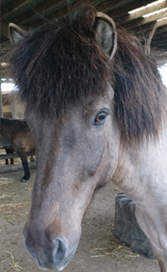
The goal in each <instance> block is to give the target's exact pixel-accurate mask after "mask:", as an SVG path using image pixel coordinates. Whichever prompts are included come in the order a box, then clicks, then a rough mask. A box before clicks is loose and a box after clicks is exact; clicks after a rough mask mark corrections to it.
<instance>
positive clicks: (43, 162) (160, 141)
mask: <svg viewBox="0 0 167 272" xmlns="http://www.w3.org/2000/svg"><path fill="white" fill-rule="evenodd" d="M9 33H10V34H9V35H10V40H11V42H12V44H13V49H12V51H11V54H10V67H11V72H12V75H13V78H14V80H15V82H16V85H17V86H18V88H19V90H20V97H21V99H22V100H23V101H24V102H25V103H26V112H25V116H26V120H27V122H28V125H29V126H30V128H31V131H32V134H33V137H34V142H35V147H36V160H37V173H36V178H35V182H34V186H33V190H32V201H31V209H30V213H29V216H28V219H27V221H26V223H25V226H24V229H23V236H24V244H25V247H26V249H27V251H28V252H29V253H30V254H31V255H32V256H33V257H34V258H35V260H36V261H37V264H38V266H39V267H40V268H42V269H47V268H48V269H56V270H58V271H61V270H63V269H64V267H65V266H66V265H67V264H68V263H69V261H70V260H71V259H72V257H73V256H74V253H75V252H76V249H77V246H78V243H79V240H80V236H81V222H82V219H83V216H84V214H85V212H86V210H87V208H88V206H89V204H90V202H91V200H92V198H93V196H94V194H95V192H96V191H98V189H100V188H101V187H103V186H105V185H106V184H107V183H109V182H110V181H111V180H112V181H113V182H114V183H115V184H117V186H119V187H120V188H121V190H123V191H124V192H125V194H126V195H128V196H129V197H131V199H133V200H134V201H135V203H136V211H135V215H136V218H137V221H138V224H139V226H140V228H141V229H142V230H143V232H144V233H145V234H146V236H147V237H148V238H149V240H150V242H151V244H152V247H153V250H154V253H155V255H156V258H157V260H158V262H159V267H160V271H161V272H167V163H166V159H165V158H166V157H167V126H166V116H167V115H166V114H167V109H166V105H167V96H166V91H165V88H164V86H163V84H162V82H161V78H160V75H159V72H158V70H157V65H156V62H155V59H154V56H153V55H151V54H150V55H149V56H146V55H145V54H144V47H143V46H142V45H141V44H140V41H139V40H138V39H137V38H135V37H134V36H133V35H132V34H130V33H129V32H127V31H126V30H125V29H123V28H120V27H116V26H115V23H114V21H113V20H112V19H111V18H110V17H109V16H108V15H106V14H104V13H101V12H97V11H96V10H95V8H94V7H91V6H89V5H84V4H83V5H81V6H79V7H76V8H75V9H74V10H72V11H71V12H70V13H68V14H67V15H65V16H63V17H61V18H59V19H55V20H53V21H50V22H46V23H45V24H44V25H42V26H40V27H38V28H36V29H34V30H30V31H28V32H25V31H23V30H22V29H21V28H20V27H18V26H17V25H15V24H13V23H11V24H10V25H9Z"/></svg>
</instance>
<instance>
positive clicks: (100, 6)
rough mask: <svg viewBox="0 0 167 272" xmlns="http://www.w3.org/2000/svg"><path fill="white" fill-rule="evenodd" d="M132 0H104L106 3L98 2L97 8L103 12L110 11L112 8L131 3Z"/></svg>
mask: <svg viewBox="0 0 167 272" xmlns="http://www.w3.org/2000/svg"><path fill="white" fill-rule="evenodd" d="M130 2H131V0H119V1H118V0H114V1H109V2H107V3H106V2H104V3H98V4H96V5H95V6H96V8H97V9H98V10H100V11H102V12H109V11H111V10H114V9H117V8H119V7H120V6H122V5H124V4H127V3H130Z"/></svg>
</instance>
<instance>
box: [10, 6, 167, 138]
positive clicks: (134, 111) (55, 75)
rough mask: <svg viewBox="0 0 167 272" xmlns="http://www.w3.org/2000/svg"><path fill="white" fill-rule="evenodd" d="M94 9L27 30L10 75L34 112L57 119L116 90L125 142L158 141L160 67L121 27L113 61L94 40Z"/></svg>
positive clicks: (161, 115) (161, 93)
mask: <svg viewBox="0 0 167 272" xmlns="http://www.w3.org/2000/svg"><path fill="white" fill-rule="evenodd" d="M95 16H96V10H95V9H94V8H93V7H90V6H89V5H82V6H81V7H79V8H77V9H75V10H74V11H72V12H71V13H70V14H68V15H66V16H64V17H62V18H60V19H58V20H54V21H51V22H49V23H45V24H44V25H43V26H41V27H39V28H37V29H35V30H32V31H29V32H27V33H26V34H25V36H24V39H23V40H22V41H20V42H19V43H18V44H16V45H15V46H14V48H13V51H12V52H11V56H10V63H11V69H12V74H13V77H14V79H15V82H16V84H17V85H18V87H19V89H20V95H21V98H22V99H23V100H24V101H26V103H27V105H28V107H31V109H32V110H34V109H35V110H39V111H40V112H41V113H43V114H44V113H45V112H46V113H50V114H56V115H57V116H59V114H60V112H62V110H63V111H65V110H66V108H67V106H68V105H69V104H70V103H71V104H72V103H75V102H76V101H81V103H84V101H85V100H86V99H87V97H89V98H90V97H92V96H93V95H95V94H97V95H99V94H103V93H104V92H105V89H106V81H109V82H110V83H111V85H112V86H113V88H114V93H115V95H114V101H115V103H114V106H115V114H116V118H117V121H118V124H119V127H120V131H121V135H122V138H124V139H125V140H128V141H129V140H130V141H131V140H135V141H138V142H140V141H141V140H142V139H143V138H145V137H147V138H149V137H153V138H157V137H158V135H159V132H160V129H161V127H162V123H163V119H164V112H165V110H166V94H165V88H164V86H163V85H162V83H161V79H160V75H159V73H158V70H157V65H156V62H155V60H154V59H153V58H152V57H148V56H145V54H144V49H143V47H142V45H141V44H140V43H139V41H138V40H137V38H136V37H134V36H133V35H132V34H130V33H128V32H127V31H126V30H125V29H121V28H117V33H118V48H117V52H116V54H115V56H114V58H113V59H112V60H111V61H110V62H109V58H108V57H107V56H106V54H105V53H104V52H103V51H102V50H101V49H100V48H99V46H98V44H97V41H96V33H95V29H94V21H95Z"/></svg>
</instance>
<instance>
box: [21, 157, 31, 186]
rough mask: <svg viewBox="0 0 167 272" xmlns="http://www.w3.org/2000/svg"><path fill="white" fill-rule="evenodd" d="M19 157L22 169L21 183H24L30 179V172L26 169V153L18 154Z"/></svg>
mask: <svg viewBox="0 0 167 272" xmlns="http://www.w3.org/2000/svg"><path fill="white" fill-rule="evenodd" d="M19 156H20V158H21V161H22V165H23V169H24V176H23V177H22V179H21V181H22V182H26V181H27V180H28V179H29V178H30V171H29V168H28V162H27V155H26V153H23V152H20V153H19Z"/></svg>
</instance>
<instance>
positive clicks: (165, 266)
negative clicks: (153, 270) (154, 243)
mask: <svg viewBox="0 0 167 272" xmlns="http://www.w3.org/2000/svg"><path fill="white" fill-rule="evenodd" d="M152 249H153V251H154V254H155V256H156V259H157V261H158V263H159V266H160V272H167V253H165V252H164V251H160V250H158V249H157V248H155V247H152Z"/></svg>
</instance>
